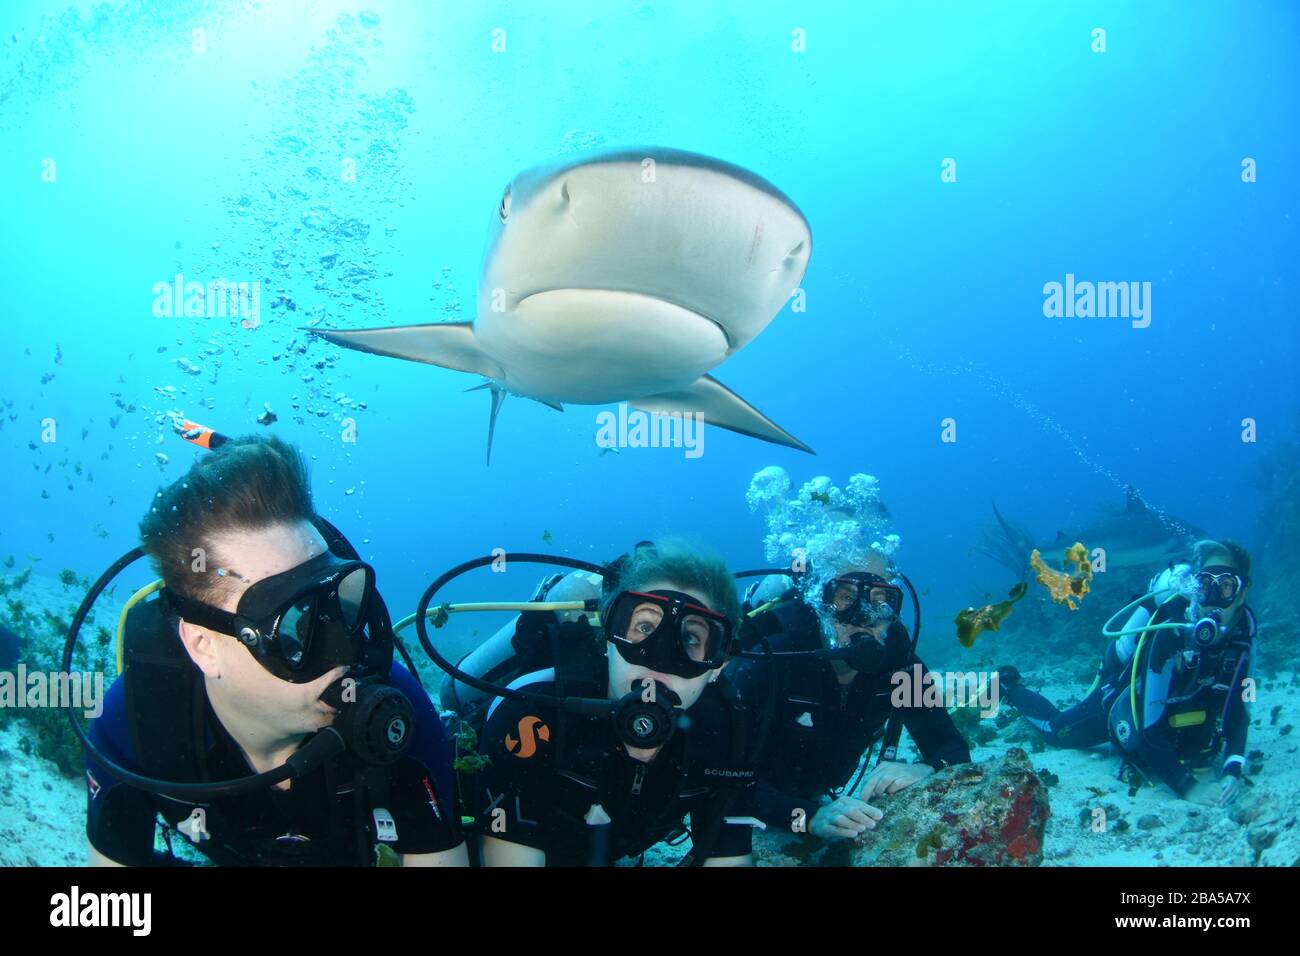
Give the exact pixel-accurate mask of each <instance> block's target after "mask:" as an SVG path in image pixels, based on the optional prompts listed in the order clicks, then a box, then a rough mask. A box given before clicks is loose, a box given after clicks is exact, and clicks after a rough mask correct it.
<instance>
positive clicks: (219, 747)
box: [86, 663, 463, 866]
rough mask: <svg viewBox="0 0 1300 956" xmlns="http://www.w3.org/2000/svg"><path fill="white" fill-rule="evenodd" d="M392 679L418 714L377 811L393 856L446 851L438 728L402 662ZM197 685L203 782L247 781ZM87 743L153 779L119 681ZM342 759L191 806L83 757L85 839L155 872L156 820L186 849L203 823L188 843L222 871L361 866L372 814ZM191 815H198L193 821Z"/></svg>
mask: <svg viewBox="0 0 1300 956" xmlns="http://www.w3.org/2000/svg"><path fill="white" fill-rule="evenodd" d="M389 679H390V682H391V683H392V685H393V686H394V687H396V688H397V689H398V690H400V691H401V692H402V693H403V694H405V695H406V697H407V698H408V699H409V700H410V701H411V704H412V706H413V707H414V709H415V733H414V739H413V741H412V746H411V749H410V751H408V752H407V754H406V755H405V756H404V757H403V758H402V759H401V760H399V761H397V762H396V763H395V764H393V765H391V766H389V767H387V768H384V771H383V772H384V774H385V775H386V786H387V790H388V794H387V796H386V799H385V800H384V804H383V806H384V809H386V810H388V811H389V813H391V814H392V816H393V819H394V821H395V823H396V826H397V840H396V842H395V843H393V844H392V846H393V849H394V850H395V851H396V852H397V853H399V854H417V853H433V852H437V851H441V850H448V849H451V848H453V847H455V846H457V845H459V844H460V843H461V842H462V840H463V837H462V835H461V833H460V814H459V810H458V808H457V805H456V800H455V796H454V795H455V792H456V791H455V785H454V780H453V777H452V772H451V753H450V749H449V745H448V743H447V740H446V736H445V734H444V733H443V727H442V721H441V720H440V718H439V716H438V712H437V711H436V710H434V708H433V705H432V703H430V701H429V698H428V695H426V694H425V692H424V689H423V688H422V687H421V686H420V685H419V683H418V682H417V681H416V680H415V679H414V678H413V677H412V676H411V675H410V673H409V672H407V670H406V669H405V668H403V667H402V666H401V665H400V664H397V663H394V664H393V668H392V671H391V673H390V675H389ZM197 688H198V693H201V694H203V695H204V699H203V702H202V703H203V705H204V707H205V711H206V713H205V715H204V753H203V758H202V759H203V764H204V766H205V767H206V770H207V779H210V780H227V779H232V778H238V777H244V776H248V775H249V774H250V773H252V772H253V771H252V770H251V768H250V767H249V765H248V762H247V760H246V759H245V758H244V755H243V752H242V751H241V750H240V749H239V747H238V745H237V744H236V743H235V742H234V740H233V739H232V738H231V737H230V735H229V733H227V732H226V730H225V728H224V727H223V726H222V725H221V723H220V721H219V720H218V719H217V717H216V714H215V713H213V711H212V706H211V704H210V703H209V702H208V701H207V695H206V693H204V691H203V685H202V684H201V683H200V684H198V685H197ZM187 725H188V715H185V714H178V715H177V720H176V726H177V727H180V728H184V727H186V726H187ZM180 732H184V731H180ZM90 737H91V740H92V742H93V743H94V744H95V746H96V747H97V748H98V749H100V750H102V751H103V752H104V754H105V755H106V756H108V757H109V758H110V759H112V760H113V761H115V762H116V763H118V764H120V765H122V766H124V767H127V768H129V769H132V770H135V771H136V772H137V773H143V774H145V775H149V774H150V772H151V768H149V767H141V766H140V765H139V760H138V758H137V754H136V750H135V746H134V744H133V742H132V741H133V731H132V728H131V721H130V715H129V714H128V712H127V706H126V692H125V681H124V680H123V679H121V678H119V679H118V680H117V681H115V682H114V684H113V686H112V687H111V688H110V689H109V692H108V694H107V695H106V696H105V701H104V711H103V713H102V714H101V715H100V716H99V717H98V718H97V719H96V720H95V721H93V722H92V724H91V728H90ZM344 760H345V758H338V759H336V760H334V761H331V762H329V763H327V764H326V765H325V766H323V767H321V768H318V769H317V770H315V771H312V772H311V773H308V774H306V775H305V776H303V777H302V778H301V779H299V780H296V781H294V783H293V784H292V786H290V787H289V789H287V790H276V789H273V788H270V787H268V788H265V789H262V790H256V791H253V792H251V793H247V794H243V795H240V796H234V797H225V798H221V799H218V800H212V801H206V802H197V801H196V802H193V803H191V802H184V801H178V800H174V799H171V798H169V797H162V796H159V795H157V794H152V793H148V792H146V791H143V790H138V789H136V788H135V787H132V786H130V785H128V784H125V783H123V782H122V781H120V780H118V779H117V778H116V777H115V776H114V775H113V774H112V773H110V772H109V771H108V770H107V769H106V768H105V767H103V766H102V765H100V764H99V763H98V762H97V761H95V760H94V759H93V758H91V757H90V756H87V759H86V782H87V788H88V793H87V805H86V806H87V813H86V836H87V837H88V838H89V840H90V843H91V845H92V846H93V847H94V848H95V849H96V850H98V851H99V852H100V853H102V854H103V855H104V856H106V857H108V858H109V859H111V860H114V861H116V862H118V863H122V864H126V865H128V866H147V865H156V864H158V863H165V862H168V861H167V860H166V858H160V857H158V856H156V855H155V853H154V835H155V826H156V823H157V821H158V818H159V817H160V816H161V817H162V819H163V821H164V823H165V825H167V826H168V827H169V828H176V827H177V826H178V825H180V826H179V829H178V830H177V832H178V833H185V835H186V836H187V837H189V838H190V839H191V841H192V842H193V841H194V839H195V838H194V837H193V836H191V835H190V832H187V831H193V830H194V828H193V827H192V826H186V824H187V823H190V822H191V821H193V820H195V819H201V820H202V831H203V834H206V835H200V836H199V837H198V839H197V842H194V845H195V847H196V848H197V849H198V850H199V851H200V852H201V853H203V854H204V855H206V856H208V857H209V858H210V859H211V860H212V861H213V862H215V863H217V864H219V865H309V866H310V865H319V866H355V865H358V864H359V863H360V849H359V845H358V832H359V825H360V822H361V821H360V820H359V815H360V814H367V815H368V814H370V813H371V811H372V809H373V808H370V807H359V806H358V805H357V804H358V801H357V800H356V799H355V796H354V791H355V790H356V787H355V779H356V778H355V774H354V772H353V770H352V769H351V768H350V767H349V766H346V765H345V763H344ZM155 772H156V771H155ZM187 782H188V781H187ZM196 810H201V811H202V814H201V815H199V816H196V814H195V811H196Z"/></svg>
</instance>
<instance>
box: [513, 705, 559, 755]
mask: <svg viewBox="0 0 1300 956" xmlns="http://www.w3.org/2000/svg"><path fill="white" fill-rule="evenodd" d="M550 739H551V729H550V728H549V727H547V726H546V724H544V723H543V722H542V718H540V717H534V716H533V715H532V714H529V715H528V716H527V717H524V718H521V719H520V721H519V737H518V738H516V737H515V736H514V735H513V734H506V741H505V743H506V750H507V751H509V752H510V753H512V754H514V755H515V756H516V757H518V758H519V759H520V760H527V759H528V758H529V757H531V756H533V755H534V754H535V753H537V742H538V741H539V740H542V741H549V740H550Z"/></svg>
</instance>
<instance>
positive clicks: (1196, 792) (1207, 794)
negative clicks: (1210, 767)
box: [1183, 780, 1223, 807]
mask: <svg viewBox="0 0 1300 956" xmlns="http://www.w3.org/2000/svg"><path fill="white" fill-rule="evenodd" d="M1222 798H1223V790H1222V789H1220V787H1219V786H1218V784H1215V783H1211V782H1210V781H1207V780H1198V781H1197V782H1196V783H1195V784H1193V785H1192V788H1191V789H1190V790H1188V791H1187V793H1186V795H1185V796H1184V797H1183V799H1184V800H1190V801H1191V802H1192V803H1199V804H1200V805H1201V806H1203V807H1217V806H1218V805H1219V801H1220V800H1221V799H1222Z"/></svg>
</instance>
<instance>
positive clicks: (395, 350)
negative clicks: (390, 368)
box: [306, 322, 504, 379]
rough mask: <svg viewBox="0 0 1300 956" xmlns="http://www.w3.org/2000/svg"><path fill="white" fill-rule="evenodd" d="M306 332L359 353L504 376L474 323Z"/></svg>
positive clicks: (491, 376) (490, 376) (316, 329)
mask: <svg viewBox="0 0 1300 956" xmlns="http://www.w3.org/2000/svg"><path fill="white" fill-rule="evenodd" d="M306 331H308V332H311V333H312V334H313V335H319V336H320V337H321V338H323V339H325V340H326V341H328V342H333V343H334V344H335V345H341V346H343V347H344V348H348V349H356V350H357V351H358V352H370V353H371V354H373V355H387V356H390V357H392V358H399V359H406V360H407V361H409V362H423V363H425V364H426V365H438V366H440V367H442V368H449V369H452V370H453V371H457V372H471V373H473V374H475V375H482V376H485V377H487V378H492V379H500V378H503V377H504V375H503V373H502V370H501V367H500V366H498V365H497V363H496V362H495V361H494V360H493V359H492V358H491V357H490V356H489V355H487V354H486V353H485V352H484V351H483V349H482V348H481V347H480V346H479V344H478V339H476V338H475V337H474V325H473V323H472V322H433V323H429V324H427V325H397V326H393V327H391V328H384V329H320V328H314V329H307V330H306Z"/></svg>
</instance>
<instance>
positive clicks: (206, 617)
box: [168, 551, 386, 684]
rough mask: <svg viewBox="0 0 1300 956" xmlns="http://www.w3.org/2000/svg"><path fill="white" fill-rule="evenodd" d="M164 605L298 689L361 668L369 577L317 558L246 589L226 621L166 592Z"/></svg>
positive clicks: (370, 599)
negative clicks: (334, 672) (229, 639)
mask: <svg viewBox="0 0 1300 956" xmlns="http://www.w3.org/2000/svg"><path fill="white" fill-rule="evenodd" d="M168 599H169V600H170V601H171V605H172V608H173V610H174V611H175V613H177V614H179V615H180V616H181V617H182V618H183V619H185V620H186V621H189V622H191V623H193V624H197V625H199V626H201V627H207V628H211V629H212V630H214V631H218V632H220V633H222V634H230V635H233V636H234V637H236V638H238V639H239V641H240V642H241V643H242V644H243V645H244V646H245V647H247V648H248V649H249V651H250V652H251V653H252V654H253V656H254V657H255V658H257V660H258V663H260V664H261V665H262V666H263V667H265V668H266V669H267V670H268V671H269V672H270V673H271V674H273V675H274V676H276V677H278V678H280V679H281V680H285V681H289V682H290V683H292V684H305V683H308V682H310V681H313V680H316V679H317V678H318V677H320V676H321V675H322V674H324V673H325V672H326V671H328V670H330V669H331V668H334V667H338V666H340V665H355V664H360V663H362V659H363V658H364V657H365V656H366V650H367V643H368V641H369V640H370V639H371V638H370V635H369V634H368V629H367V626H366V625H367V622H368V619H369V617H370V616H371V611H372V608H373V606H374V604H375V602H376V593H375V571H374V568H372V567H371V566H370V565H368V564H366V563H364V562H362V561H346V560H343V559H342V558H339V557H337V556H336V555H334V554H333V553H332V552H330V551H325V552H323V553H321V554H319V555H317V556H316V557H314V558H311V559H310V560H308V561H306V562H304V563H303V564H300V565H298V566H297V567H295V568H290V569H289V570H288V571H284V572H282V573H280V574H274V575H272V576H271V577H268V578H263V579H262V580H261V581H258V582H256V583H254V584H252V585H250V586H249V588H248V590H246V591H245V592H244V594H243V595H242V596H241V597H240V599H239V606H238V609H237V610H236V611H235V612H234V613H233V614H232V613H231V612H229V611H225V610H222V609H221V608H217V607H213V606H211V605H209V604H205V603H203V602H201V601H195V600H193V599H191V598H188V597H186V596H185V595H183V594H178V593H176V592H174V591H170V590H169V591H168ZM385 674H386V668H385Z"/></svg>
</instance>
